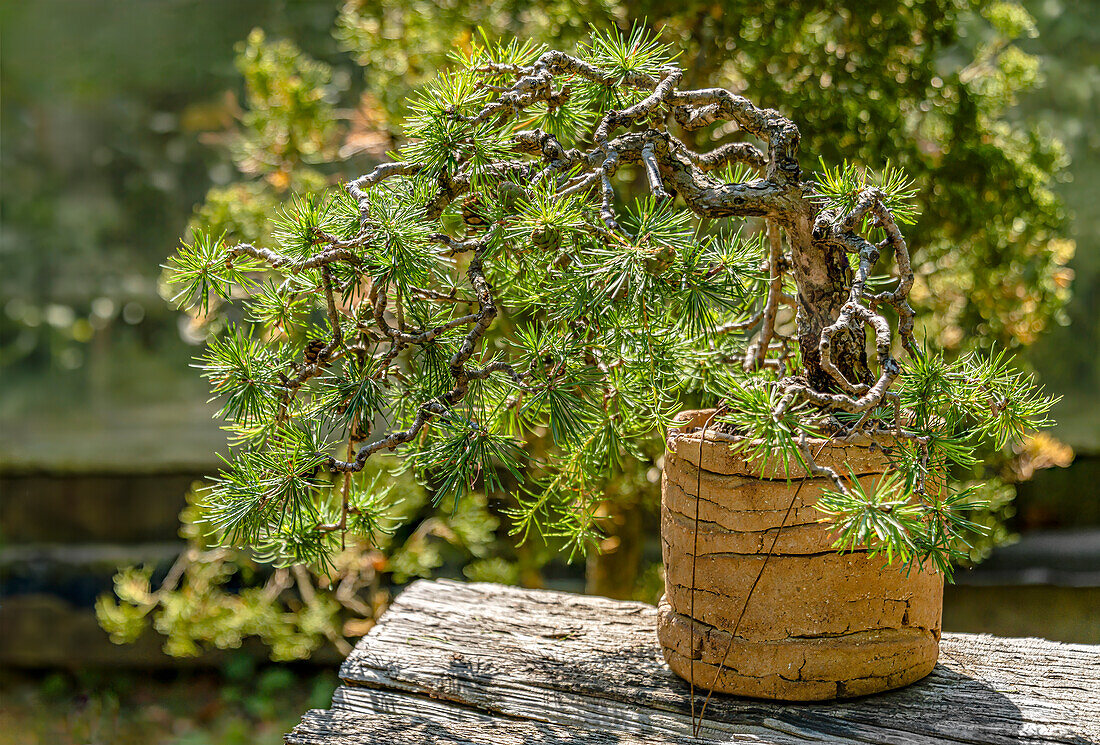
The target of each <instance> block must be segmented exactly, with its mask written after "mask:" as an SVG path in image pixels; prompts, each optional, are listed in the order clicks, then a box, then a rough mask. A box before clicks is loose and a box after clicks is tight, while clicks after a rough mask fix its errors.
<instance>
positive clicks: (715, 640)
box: [657, 411, 943, 700]
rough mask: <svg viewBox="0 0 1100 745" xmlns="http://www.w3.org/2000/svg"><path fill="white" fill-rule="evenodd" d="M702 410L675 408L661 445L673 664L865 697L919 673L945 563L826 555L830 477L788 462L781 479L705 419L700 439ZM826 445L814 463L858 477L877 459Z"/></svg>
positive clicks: (936, 628)
mask: <svg viewBox="0 0 1100 745" xmlns="http://www.w3.org/2000/svg"><path fill="white" fill-rule="evenodd" d="M710 414H711V412H710V411H703V412H685V413H684V414H681V415H680V417H679V419H680V421H681V422H683V424H681V425H680V427H679V429H673V430H670V432H669V438H668V443H667V453H666V456H665V467H664V476H663V478H662V483H661V491H662V498H661V536H662V553H663V558H664V564H665V596H664V598H663V599H662V600H661V603H660V605H659V608H658V624H657V635H658V638H659V640H660V642H661V647H662V650H663V652H664V656H665V659H666V660H667V662H668V664H669V666H670V667H671V668H672V670H673V671H674V672H676V674H678V675H679V676H680V677H682V678H684V679H686V680H693V682H694V684H695V685H697V686H700V687H702V688H706V689H713V690H716V691H721V692H724V693H733V694H736V695H741V696H752V697H758V698H769V699H783V700H822V699H832V698H845V697H851V696H862V695H866V694H870V693H877V692H880V691H885V690H889V689H891V688H897V687H900V686H904V685H908V684H909V683H912V682H914V681H917V680H920V679H921V678H923V677H924V676H925V675H927V674H928V673H930V672H931V671H932V668H933V667H934V666H935V664H936V659H937V657H938V654H939V638H940V616H941V612H942V605H943V575H942V574H940V573H938V572H936V571H934V570H933V569H931V567H929V568H928V569H926V570H921V569H919V568H918V567H916V566H914V567H913V568H912V569H911V570H907V569H906V568H904V567H899V566H898V565H890V564H888V563H887V561H886V558H885V557H884V556H883V555H881V554H879V555H874V556H872V555H871V554H870V553H868V552H867V551H851V552H847V553H844V554H839V553H837V552H836V550H835V549H834V547H833V542H834V539H835V536H834V534H833V533H832V531H831V530H830V526H829V524H828V523H822V522H821V521H820V520H821V518H822V517H823V516H822V514H821V513H820V512H818V511H817V510H816V509H815V508H814V503H815V502H816V501H817V499H818V498H819V497H820V496H821V494H822V491H823V489H826V488H828V486H829V480H828V479H827V478H820V477H819V478H809V477H808V475H807V474H805V473H801V474H799V473H797V472H796V471H795V469H792V473H791V478H790V479H789V480H787V479H783V478H782V477H781V474H779V473H777V472H776V471H775V469H774V468H772V469H769V468H764V469H763V470H762V469H761V468H760V467H759V466H758V465H754V464H752V463H749V462H747V461H746V460H745V459H744V458H742V457H741V456H738V455H737V454H735V453H733V452H731V451H730V447H729V446H730V443H729V442H728V441H727V440H717V441H713V440H711V439H710V431H709V430H708V437H707V439H706V440H705V441H704V440H703V438H702V437H701V434H702V432H701V425H702V424H703V423H704V422H706V421H707V419H708V418H709V416H710ZM823 445H824V443H819V444H818V445H817V447H815V452H820V455H819V456H818V460H819V462H822V463H827V464H829V465H830V466H832V467H835V468H840V467H841V466H846V465H848V464H850V465H852V466H853V468H854V469H855V470H856V471H857V472H858V473H860V474H861V475H862V476H861V479H860V480H861V481H866V482H867V483H868V484H869V485H870V484H873V483H874V482H875V481H876V480H877V479H878V478H880V477H881V475H882V474H883V473H884V472H885V471H886V470H887V465H888V462H887V457H886V455H885V453H883V452H882V449H881V448H880V447H878V446H877V445H876V444H875V443H874V442H873V441H872V440H869V439H866V438H865V439H863V440H859V441H855V442H845V443H835V444H833V445H832V446H829V447H823ZM700 463H702V468H700V465H699V464H700ZM696 518H698V519H696ZM769 554H770V555H769ZM693 555H694V561H693ZM746 601H747V602H746Z"/></svg>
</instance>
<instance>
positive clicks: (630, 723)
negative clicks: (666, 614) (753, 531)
mask: <svg viewBox="0 0 1100 745" xmlns="http://www.w3.org/2000/svg"><path fill="white" fill-rule="evenodd" d="M655 623H656V609H655V608H653V607H652V606H649V605H645V604H643V603H626V602H619V601H615V600H607V599H605V598H596V597H586V596H581V595H569V594H565V593H558V592H546V591H533V590H520V589H516V588H511V587H502V586H499V585H487V584H462V583H457V582H448V581H437V582H428V581H420V582H417V583H416V584H414V585H412V586H411V587H409V588H408V589H407V590H405V591H404V592H403V593H401V595H400V596H399V597H398V598H397V601H396V602H395V603H394V605H393V607H392V608H391V609H390V610H389V612H387V613H386V615H385V616H384V617H383V618H382V620H381V622H380V623H379V624H378V625H377V626H376V627H375V628H374V629H373V630H371V632H370V633H369V634H368V635H367V636H366V637H364V639H363V640H362V641H361V642H360V643H359V645H358V646H357V647H356V649H355V651H354V652H353V653H352V654H351V656H350V657H349V658H348V659H347V661H346V662H345V663H344V665H343V667H342V668H341V669H340V676H341V678H342V679H343V681H344V685H343V686H342V687H341V688H339V689H338V690H337V691H336V695H335V696H334V698H333V702H332V708H331V709H330V710H328V711H322V710H314V711H310V712H308V713H307V714H306V715H305V717H304V718H303V719H302V722H301V724H299V725H298V726H297V727H296V728H295V729H294V731H293V732H291V733H290V734H289V735H288V736H287V738H286V740H287V742H288V743H292V744H294V745H307V744H308V745H353V744H355V745H358V744H360V743H380V744H385V745H389V743H491V744H492V745H511V744H512V743H557V742H563V743H577V744H581V743H586V744H587V743H590V744H591V745H602V744H603V743H627V744H632V743H666V742H690V741H693V738H692V736H691V731H692V729H691V714H690V712H691V702H690V698H689V693H688V686H687V684H686V683H684V682H683V681H682V680H680V679H679V678H677V677H676V676H674V675H673V674H672V673H671V672H670V671H669V669H668V667H667V666H666V665H665V663H664V661H663V660H662V659H661V654H660V650H659V648H658V646H657V640H656V636H655V633H654V625H655ZM696 693H697V702H696V708H697V709H698V707H699V706H700V705H701V703H702V700H703V696H702V695H701V694H700V692H696ZM698 741H700V742H726V743H783V744H787V743H791V744H793V743H801V744H804V743H806V742H826V743H897V744H898V745H940V744H942V743H1100V646H1087V645H1073V644H1058V643H1055V642H1049V641H1043V640H1041V639H1003V638H996V637H989V636H975V635H971V634H944V636H943V644H942V651H941V654H940V664H939V665H937V667H936V669H935V671H934V672H933V673H932V675H930V676H929V677H927V678H925V679H924V680H922V681H920V682H919V683H916V684H915V685H912V686H910V687H909V688H905V689H902V690H899V691H893V692H890V693H886V694H882V695H878V696H872V697H868V698H863V699H856V700H850V701H841V702H833V703H826V704H777V703H769V702H762V701H754V700H750V699H741V698H733V697H729V696H720V695H715V696H714V698H713V699H712V700H711V702H710V704H709V706H708V708H707V711H706V720H705V722H704V723H703V725H702V729H701V731H700V733H699V740H698Z"/></svg>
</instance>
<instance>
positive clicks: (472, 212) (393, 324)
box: [169, 30, 1051, 573]
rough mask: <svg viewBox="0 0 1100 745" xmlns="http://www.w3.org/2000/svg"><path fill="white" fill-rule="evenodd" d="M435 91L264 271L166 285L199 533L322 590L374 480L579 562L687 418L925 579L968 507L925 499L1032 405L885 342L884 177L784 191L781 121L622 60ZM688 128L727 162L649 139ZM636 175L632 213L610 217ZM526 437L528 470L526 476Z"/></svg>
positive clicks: (901, 257)
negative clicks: (872, 448) (194, 451)
mask: <svg viewBox="0 0 1100 745" xmlns="http://www.w3.org/2000/svg"><path fill="white" fill-rule="evenodd" d="M456 63H457V65H456V68H455V69H454V70H452V71H449V72H445V73H442V74H441V75H440V76H439V77H438V78H437V80H436V81H435V82H434V83H432V84H431V85H429V86H427V87H426V88H425V89H424V90H423V91H422V92H420V94H419V95H418V96H417V97H416V99H415V101H413V102H412V104H411V108H412V110H413V112H414V116H413V117H412V119H411V120H410V121H409V122H408V126H407V134H408V136H409V138H410V141H411V142H412V144H410V145H409V146H407V147H406V148H404V149H403V150H402V151H401V152H400V153H398V154H397V155H396V158H395V160H394V162H391V163H386V164H383V165H381V166H379V167H378V168H376V169H375V170H374V171H372V172H371V173H369V174H367V175H365V176H362V177H361V178H358V179H355V180H353V181H351V182H349V183H347V184H346V185H344V186H343V187H342V188H339V189H335V190H333V191H332V192H330V193H327V194H319V195H307V196H303V197H301V198H299V199H297V200H296V201H295V202H294V203H293V204H292V205H291V206H289V207H288V208H287V209H286V210H285V211H284V212H282V213H281V214H280V215H278V216H277V217H276V218H275V219H276V220H277V230H276V233H275V234H276V236H277V238H278V242H279V243H278V245H273V246H261V245H251V244H238V245H227V244H226V243H225V242H224V241H222V240H220V239H218V238H216V237H214V236H209V235H198V236H196V237H195V239H194V241H193V242H192V243H190V244H188V245H185V246H183V247H182V248H181V249H180V250H179V252H178V253H177V254H176V255H175V256H173V257H172V259H171V260H170V262H169V270H170V274H171V276H172V278H173V281H174V282H175V283H177V284H178V285H179V299H180V301H181V302H182V303H183V304H185V305H186V306H188V307H189V308H191V309H192V311H193V312H194V313H196V314H197V315H200V316H202V317H204V318H206V319H207V320H208V321H209V322H210V323H211V324H212V325H213V326H214V327H219V326H220V327H221V329H222V332H221V333H220V334H219V335H217V336H215V337H214V338H212V340H211V342H210V344H209V348H208V351H207V352H206V354H205V356H204V357H203V359H202V360H201V367H202V369H203V371H204V375H206V376H207V377H209V378H210V380H211V383H212V387H213V392H214V394H215V395H216V396H217V397H218V398H219V400H220V401H222V403H223V409H222V413H223V416H224V417H225V419H226V423H227V428H228V429H229V430H230V431H231V432H232V433H233V435H234V437H235V439H236V443H237V447H236V450H235V455H234V456H233V457H232V458H231V459H230V460H229V461H227V464H226V467H225V469H224V470H223V472H222V473H221V475H220V476H219V477H218V478H217V480H216V482H215V484H214V486H213V487H212V488H211V489H210V490H209V492H208V493H207V494H206V496H205V498H204V499H203V500H202V509H203V510H204V513H205V518H206V520H207V521H208V522H209V524H210V525H211V526H212V528H213V529H214V530H215V531H217V532H218V533H219V534H220V535H221V536H222V538H223V539H224V540H226V541H229V542H233V543H247V544H250V545H253V546H256V547H259V548H260V549H261V550H262V551H263V552H264V554H265V555H266V556H268V557H269V558H270V559H272V560H274V561H276V562H278V563H283V564H288V563H298V562H316V561H322V562H323V561H324V559H325V557H326V555H327V554H328V553H329V552H330V551H331V550H332V549H333V548H334V547H336V546H338V545H339V544H340V541H341V538H342V536H343V535H345V534H347V533H353V534H357V535H360V536H363V537H365V538H367V539H370V538H371V537H373V536H377V535H378V533H379V531H382V530H385V529H386V528H387V517H386V516H387V514H388V507H389V502H390V498H389V497H388V496H387V489H386V484H385V483H384V480H382V479H378V478H374V479H367V478H365V477H364V476H363V472H364V468H365V466H366V465H367V463H368V462H369V461H370V460H371V458H372V456H374V455H375V454H378V453H384V452H389V451H394V450H396V451H399V452H400V453H402V454H403V455H405V456H406V461H405V462H406V463H407V464H408V465H409V466H411V467H413V468H415V469H416V470H417V471H418V472H419V473H421V474H423V475H424V476H425V477H426V478H427V479H428V480H429V481H430V482H431V483H432V484H433V485H434V487H435V494H436V495H437V497H438V498H443V497H445V496H453V497H455V498H456V499H458V498H461V497H462V495H463V494H465V493H466V492H467V491H468V490H470V489H471V488H472V487H474V485H475V484H477V483H479V482H480V483H481V484H482V485H483V488H484V489H485V490H487V491H496V492H500V491H503V489H504V487H505V485H506V483H507V484H508V485H511V483H513V481H514V482H519V483H520V488H519V489H515V490H511V491H514V492H515V493H514V495H513V496H514V504H513V506H512V508H511V509H510V512H509V514H510V517H511V519H512V526H511V530H512V532H513V533H514V534H516V535H518V536H521V537H523V538H526V537H527V536H528V535H529V534H531V533H532V532H537V533H541V534H542V535H543V536H546V537H555V538H558V539H561V540H563V541H564V543H565V545H566V547H567V548H568V550H569V551H570V552H571V553H575V552H577V551H583V550H585V549H586V548H587V547H588V546H589V545H590V544H591V543H592V542H593V541H594V540H595V538H596V537H597V536H598V530H597V529H596V527H595V516H594V505H595V502H596V500H597V498H598V497H599V493H600V488H601V485H602V483H603V480H604V479H605V477H606V475H607V474H608V473H610V472H612V471H614V469H616V467H617V465H618V464H619V463H621V462H622V459H623V458H626V457H631V455H632V453H635V452H636V449H635V448H636V443H637V442H639V441H640V440H641V439H642V438H644V437H647V436H650V435H651V433H653V432H654V431H655V430H659V429H662V428H663V427H664V426H665V425H666V424H668V423H669V422H670V421H671V420H672V416H673V415H674V414H675V413H676V412H677V411H678V410H679V409H680V408H683V405H684V404H685V402H694V403H698V402H700V401H703V402H717V404H718V415H717V416H716V417H715V418H714V421H713V422H711V423H708V425H707V426H708V427H710V428H712V429H714V430H715V432H716V434H723V435H725V436H726V437H727V439H729V440H731V441H732V443H733V446H734V447H736V448H740V449H741V451H742V452H743V453H744V454H745V455H746V456H747V457H751V458H754V459H760V460H771V459H777V461H776V462H779V463H781V464H783V465H784V467H790V465H791V464H801V466H803V467H805V468H806V469H808V470H809V471H810V472H812V473H814V474H818V475H820V476H824V477H827V478H828V479H829V480H830V481H831V483H832V485H833V488H832V489H831V490H830V492H829V493H828V494H827V495H826V496H825V497H824V498H823V499H822V500H821V502H820V504H819V506H820V507H821V508H822V509H823V510H824V511H825V512H827V513H828V514H829V515H831V516H832V517H833V519H834V521H835V523H836V526H837V530H838V535H837V545H838V546H839V547H856V546H862V547H865V548H868V549H869V550H871V551H879V550H885V551H886V552H887V554H888V555H889V557H890V558H892V559H894V558H897V559H900V560H901V561H902V562H910V561H914V562H916V563H919V564H923V563H924V562H926V561H931V562H932V563H933V564H934V565H935V566H936V567H939V569H940V570H941V571H943V572H945V573H949V572H950V564H951V559H952V557H953V556H955V555H956V553H957V551H958V545H959V544H958V541H959V539H961V538H965V535H966V532H967V531H968V530H970V529H971V528H972V526H971V524H970V523H969V522H968V520H967V518H966V515H967V510H968V509H970V508H971V507H972V506H973V504H972V494H971V492H970V491H969V490H967V489H961V490H960V489H957V488H955V487H954V486H953V485H952V483H951V482H950V478H949V477H950V474H951V470H952V468H953V467H955V466H959V465H966V464H968V463H971V462H972V459H973V457H974V453H975V451H976V449H977V448H978V446H979V444H980V443H981V442H982V441H983V440H990V441H992V443H993V444H995V445H996V446H1004V444H1005V443H1006V442H1008V441H1009V440H1010V439H1013V438H1015V437H1017V436H1019V435H1020V434H1021V433H1022V432H1024V431H1025V430H1027V429H1029V428H1032V427H1036V426H1040V425H1042V424H1044V423H1045V414H1046V412H1047V411H1048V410H1049V407H1050V405H1051V400H1050V399H1049V398H1046V397H1044V396H1043V395H1042V394H1041V392H1039V391H1038V390H1037V389H1036V387H1035V386H1034V385H1033V384H1032V382H1031V380H1030V379H1029V378H1028V377H1027V376H1025V375H1022V374H1020V373H1017V372H1015V371H1014V370H1013V368H1012V367H1011V365H1010V364H1009V361H1008V360H1007V359H1006V358H1005V357H1004V356H1003V355H992V356H990V357H978V356H967V357H964V358H962V359H954V360H948V359H946V358H945V357H943V356H942V355H940V354H937V353H936V352H935V351H934V350H929V349H922V348H921V347H920V345H919V344H918V341H917V340H916V339H914V338H913V316H914V314H913V310H912V308H911V307H910V306H909V303H908V294H909V291H910V289H911V287H912V283H913V273H912V269H911V265H910V254H909V249H908V247H907V245H906V242H905V238H904V236H903V234H902V232H901V229H900V226H901V225H904V224H906V223H907V222H908V221H909V220H911V218H912V216H913V212H912V207H911V205H910V201H911V197H912V196H913V192H912V187H911V185H910V184H909V182H908V181H907V180H906V178H905V176H904V175H903V174H902V173H900V172H899V171H898V170H897V169H894V168H891V167H890V166H889V164H887V165H886V167H885V168H884V169H882V170H881V171H879V172H873V171H871V170H868V169H864V168H860V167H857V166H855V165H851V164H848V163H843V164H835V165H833V166H829V165H826V164H824V163H823V164H822V165H821V168H822V170H821V172H820V173H819V174H818V175H817V176H816V178H815V179H814V180H811V179H810V178H809V177H807V176H806V175H805V174H804V173H803V170H802V164H801V161H800V158H802V159H803V160H806V159H807V156H806V155H805V154H802V153H800V151H799V139H800V135H799V130H798V127H797V126H796V125H795V124H794V123H793V122H792V121H791V120H790V119H788V118H786V117H784V116H782V115H780V114H779V113H778V112H776V111H774V110H771V109H764V108H760V107H758V106H756V105H755V104H753V103H752V102H750V101H749V100H747V99H746V98H743V97H741V96H738V95H735V94H733V93H731V92H729V91H726V90H723V89H718V88H709V89H686V88H683V87H681V83H682V81H683V72H682V71H681V70H680V69H679V68H678V67H677V66H676V65H675V64H674V62H673V60H672V58H671V57H670V55H669V50H668V49H667V48H666V47H665V46H663V45H661V44H659V43H658V42H656V41H655V40H653V39H652V38H650V37H648V36H647V35H646V34H644V33H643V32H641V31H640V30H636V31H634V32H632V33H631V34H629V35H625V36H620V35H618V34H616V33H610V34H604V33H600V32H595V33H594V34H593V36H592V39H591V42H590V43H589V44H588V45H587V46H584V47H583V48H582V49H581V50H580V53H579V54H578V55H576V56H571V55H568V54H564V53H561V52H558V51H546V50H544V49H542V48H541V47H538V46H536V45H533V44H530V43H519V42H512V43H510V44H507V45H500V46H495V45H488V44H487V45H485V46H475V47H474V48H473V51H472V52H470V53H468V54H463V55H459V56H457V57H456ZM716 123H724V124H723V126H722V129H721V131H722V132H724V133H732V132H738V131H739V132H741V133H743V135H744V139H743V140H742V141H736V142H727V143H725V144H722V145H720V146H718V147H716V148H714V149H713V150H710V151H709V152H695V151H692V150H691V149H689V148H688V147H687V146H686V145H685V144H684V143H683V141H682V139H681V138H680V137H678V136H677V133H679V132H683V131H691V130H696V129H699V128H702V127H709V126H711V125H714V124H716ZM809 157H812V154H810V156H809ZM636 174H637V175H638V176H639V178H641V179H644V183H646V184H648V190H649V192H650V193H649V195H648V196H646V197H644V198H642V199H637V200H632V201H626V202H625V203H624V200H623V199H622V198H621V197H620V192H621V191H622V190H621V188H617V187H619V186H620V185H622V184H624V183H628V182H629V181H630V180H631V178H632V177H634V176H635V175H636ZM880 267H881V268H882V269H883V270H885V271H888V272H889V275H888V276H877V275H875V274H873V272H874V271H876V269H879V268H880ZM238 300H241V301H243V302H242V303H239V304H238V303H237V302H236V301H238ZM868 331H870V332H871V333H870V336H869V335H868ZM869 346H870V347H871V349H872V351H870V353H869V351H868V350H869ZM543 433H549V435H550V437H551V438H552V441H553V444H554V448H553V450H551V451H550V452H547V453H545V454H539V455H536V454H534V453H529V452H526V451H525V443H526V442H527V439H528V438H529V437H530V436H532V435H533V434H543ZM704 434H705V432H704ZM858 435H869V436H872V437H873V438H886V439H887V440H888V441H889V446H888V447H887V450H888V453H889V459H890V466H891V475H889V476H887V477H886V478H884V479H882V480H881V481H880V482H879V483H878V485H877V487H876V488H875V489H874V490H873V492H870V493H869V492H867V491H866V490H865V489H864V488H863V487H862V486H861V485H860V483H859V481H858V480H856V479H854V478H850V474H848V473H845V471H844V469H843V468H839V469H838V468H834V467H831V466H829V465H826V464H824V463H818V462H817V461H816V460H815V457H814V453H813V452H812V451H811V450H810V448H809V446H808V442H809V438H811V437H815V436H816V437H822V438H826V439H830V440H842V439H845V438H851V437H853V436H858ZM509 479H510V480H511V481H510V480H509Z"/></svg>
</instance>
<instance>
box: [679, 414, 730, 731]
mask: <svg viewBox="0 0 1100 745" xmlns="http://www.w3.org/2000/svg"><path fill="white" fill-rule="evenodd" d="M724 408H725V407H723V406H719V407H718V408H717V409H715V410H714V412H713V413H711V415H710V416H709V417H707V421H705V422H704V423H703V431H702V433H701V434H700V435H699V468H698V469H697V470H696V472H695V475H696V480H695V530H694V531H693V533H694V535H693V543H692V547H691V595H690V598H691V599H690V601H689V606H690V608H691V609H690V610H689V611H688V638H689V639H690V640H691V654H689V655H688V685H689V686H690V693H689V696H690V697H691V728H692V731H693V732H694V731H695V558H696V556H698V554H699V502H700V501H701V498H702V493H703V445H704V444H705V443H706V441H707V427H709V426H710V423H711V422H713V421H714V417H716V416H718V414H719V413H721V412H722V411H723V410H724ZM703 708H704V709H706V704H705V703H704V705H703ZM699 721H700V722H702V721H703V714H702V713H701V712H700V714H699Z"/></svg>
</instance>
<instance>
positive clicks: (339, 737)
mask: <svg viewBox="0 0 1100 745" xmlns="http://www.w3.org/2000/svg"><path fill="white" fill-rule="evenodd" d="M360 693H361V694H362V693H364V692H363V691H360ZM363 700H364V701H369V702H370V708H366V709H363V708H352V709H346V710H345V709H341V710H333V711H321V710H316V709H315V710H313V711H310V712H307V713H306V715H305V716H304V717H303V718H302V722H301V724H299V725H298V726H297V727H295V728H294V730H293V731H292V732H291V733H290V734H289V735H287V736H286V742H287V744H288V745H367V744H368V743H378V744H379V745H422V743H426V742H446V743H456V744H458V745H524V744H526V743H564V742H569V743H577V745H644V744H646V743H657V744H658V745H662V744H663V743H671V742H674V741H673V740H654V739H649V738H646V739H642V738H637V737H631V736H629V735H627V736H620V735H617V734H609V733H604V732H599V731H584V730H576V729H571V728H567V727H561V726H558V725H554V724H547V723H545V722H535V721H531V720H527V719H507V718H504V717H500V716H492V715H490V714H486V713H484V712H478V711H476V710H474V709H469V708H465V707H461V706H457V705H455V704H449V703H446V702H440V701H432V700H430V699H422V698H418V697H415V696H406V695H402V694H399V693H394V692H392V691H376V692H374V694H373V696H370V697H369V698H368V697H367V696H365V695H364V696H363Z"/></svg>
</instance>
